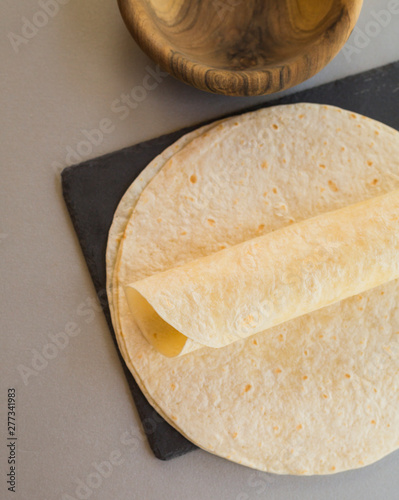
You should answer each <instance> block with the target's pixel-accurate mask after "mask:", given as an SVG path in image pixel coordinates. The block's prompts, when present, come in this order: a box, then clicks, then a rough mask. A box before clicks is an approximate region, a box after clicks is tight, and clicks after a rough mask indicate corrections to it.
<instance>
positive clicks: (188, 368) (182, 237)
mask: <svg viewBox="0 0 399 500" xmlns="http://www.w3.org/2000/svg"><path fill="white" fill-rule="evenodd" d="M398 153H399V138H398V133H397V132H396V131H394V130H392V129H390V128H389V127H386V126H384V125H382V124H379V123H377V122H375V121H372V120H369V119H366V118H363V117H361V116H359V115H356V114H353V113H348V112H345V111H343V110H339V109H337V108H333V107H326V106H318V105H310V104H300V105H292V106H284V107H275V108H270V109H267V110H261V111H258V112H256V113H251V114H246V115H242V116H241V117H238V118H236V119H232V120H229V121H227V122H225V123H224V124H223V127H222V128H221V127H220V125H219V127H216V128H214V129H212V130H211V131H210V133H208V135H207V136H205V137H204V136H200V137H198V138H197V139H195V140H193V141H192V142H191V143H190V144H188V145H187V146H186V147H185V148H184V149H182V150H181V151H180V152H179V153H177V154H176V155H175V156H174V157H173V158H172V159H171V161H169V162H167V163H166V164H165V166H164V168H162V170H160V172H159V173H158V174H157V175H156V176H155V177H154V178H153V179H152V181H151V182H150V183H149V184H148V186H147V188H146V189H145V190H144V192H143V193H142V195H141V196H140V198H139V201H138V203H137V205H136V207H135V210H134V211H133V213H132V216H131V218H130V219H129V222H128V224H127V226H126V230H125V234H124V239H123V240H122V241H121V244H120V246H119V263H117V268H116V270H115V271H116V272H115V274H114V277H115V281H116V284H117V285H118V286H117V288H114V290H113V293H114V299H115V300H114V306H113V307H114V308H115V310H114V313H115V314H117V315H118V318H119V326H118V328H117V335H118V336H119V340H121V339H123V341H124V344H125V349H126V350H125V353H124V356H125V360H126V361H127V363H128V366H129V367H130V369H131V370H132V372H133V374H134V375H135V376H136V380H137V382H138V383H139V385H140V386H141V388H142V389H143V390H144V392H145V393H146V394H147V396H148V399H149V401H150V403H151V404H153V406H154V407H155V408H156V409H157V410H158V411H159V412H160V413H161V414H162V416H164V417H165V418H166V420H167V421H169V422H170V423H172V425H174V427H176V428H177V429H178V430H179V431H180V432H182V433H183V434H184V435H185V436H186V437H188V438H189V439H191V440H192V441H193V442H194V443H196V444H197V445H199V446H200V447H202V448H204V449H206V450H208V451H211V452H213V453H216V454H217V455H220V456H222V457H225V458H228V459H230V460H232V461H235V462H239V463H243V464H245V465H248V466H250V467H255V468H258V469H260V470H266V471H269V472H277V473H291V474H326V473H333V472H338V471H341V470H347V469H351V468H356V467H360V466H362V465H366V464H369V463H372V462H374V461H375V460H377V459H379V458H381V457H383V456H384V455H386V454H388V453H390V452H392V451H394V450H395V449H397V447H398V446H399V411H398V410H399V401H398V392H399V391H398V360H399V353H398V350H399V349H398V343H399V335H398V334H397V333H396V332H397V331H399V314H398V310H397V306H396V304H397V301H398V299H399V287H398V282H397V281H393V282H391V283H389V284H387V285H383V286H381V287H379V288H376V289H373V290H371V291H369V292H366V293H364V294H362V295H361V296H359V295H357V296H355V297H352V298H350V299H346V300H343V301H341V302H338V303H336V304H334V305H332V306H328V307H326V308H323V309H320V310H318V311H316V312H314V313H311V314H308V315H305V316H302V317H300V318H297V319H295V320H292V321H289V322H286V323H284V324H282V325H279V326H278V327H275V328H272V329H270V330H269V331H268V332H267V335H264V334H262V333H260V334H257V335H254V336H253V337H251V338H249V339H245V340H241V341H238V342H236V343H234V344H231V345H229V346H227V347H224V348H222V349H212V348H204V349H201V350H199V351H196V352H192V353H188V354H187V355H186V356H183V357H181V358H174V359H169V358H166V357H164V356H163V355H161V354H159V353H157V352H156V351H155V350H154V349H153V348H152V347H151V346H150V345H149V344H148V342H147V341H146V340H145V339H144V337H143V336H142V335H141V333H140V332H139V330H138V328H137V327H136V325H135V323H134V321H133V319H132V318H131V315H130V314H129V311H128V306H127V303H126V300H125V296H124V293H123V287H124V286H126V285H127V284H129V283H132V282H134V281H137V280H139V279H142V278H144V277H146V276H150V275H151V274H154V273H156V272H160V271H164V270H166V269H170V268H172V267H175V266H176V265H179V264H183V263H185V262H188V261H190V260H193V259H195V258H197V257H201V256H204V255H209V254H211V253H213V252H216V251H218V250H220V249H221V248H222V247H227V246H231V245H234V244H237V243H240V242H241V241H244V240H249V239H250V238H251V237H255V236H258V235H259V234H260V233H266V232H270V231H272V230H275V229H278V228H280V227H283V226H284V225H287V224H289V223H290V222H292V221H294V222H295V221H300V220H304V219H306V218H309V217H312V216H315V215H317V214H319V213H323V212H327V211H330V210H334V209H338V208H341V207H343V206H347V205H348V204H351V203H355V202H360V201H362V200H366V199H369V198H372V197H374V196H376V195H379V194H383V193H386V192H389V191H391V190H394V189H395V188H398V187H399V178H398V172H399V162H398V158H399V155H398ZM193 176H195V182H192V180H194V178H193ZM189 202H191V204H190V205H189ZM307 264H308V265H312V263H311V262H309V263H307Z"/></svg>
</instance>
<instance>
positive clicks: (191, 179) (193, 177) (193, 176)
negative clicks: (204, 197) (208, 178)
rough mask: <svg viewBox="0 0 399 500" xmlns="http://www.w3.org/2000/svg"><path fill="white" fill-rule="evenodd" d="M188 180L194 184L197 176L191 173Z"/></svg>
mask: <svg viewBox="0 0 399 500" xmlns="http://www.w3.org/2000/svg"><path fill="white" fill-rule="evenodd" d="M190 182H192V183H193V184H195V183H196V182H197V176H196V175H195V174H193V175H192V176H191V177H190Z"/></svg>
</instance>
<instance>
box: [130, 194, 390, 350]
mask: <svg viewBox="0 0 399 500" xmlns="http://www.w3.org/2000/svg"><path fill="white" fill-rule="evenodd" d="M308 262H311V263H312V265H311V266H309V265H306V263H308ZM398 278H399V190H396V191H392V192H390V193H388V194H386V195H383V196H379V197H376V198H372V199H370V200H366V201H364V202H360V203H357V204H355V205H350V206H348V207H344V208H341V209H339V210H335V211H334V212H328V213H326V214H321V215H319V216H317V217H313V218H311V219H307V220H305V221H301V222H299V223H297V224H294V225H289V226H285V227H283V228H281V229H278V230H276V231H272V232H271V233H268V234H265V235H263V236H260V237H258V238H254V239H252V240H250V241H246V242H243V243H240V244H238V245H234V246H232V247H230V248H228V249H226V250H221V251H220V252H217V253H214V254H212V255H209V256H207V257H202V258H201V259H197V260H195V261H192V262H188V263H187V264H184V265H182V266H180V267H177V268H173V269H170V270H168V271H164V272H162V273H157V274H155V275H153V276H150V277H147V278H145V279H143V280H141V281H138V282H135V283H133V284H131V285H128V286H127V287H126V288H125V292H126V298H127V301H128V303H129V308H130V311H131V313H132V315H133V318H134V320H135V321H136V323H137V325H138V327H139V328H140V331H141V332H142V334H143V335H144V337H145V338H146V339H147V340H148V341H149V343H150V344H151V345H153V346H154V347H155V348H156V349H157V350H158V351H159V352H161V353H162V354H164V355H166V356H171V357H173V356H178V355H179V354H181V352H182V351H183V348H184V345H185V342H186V341H187V338H190V339H191V340H193V341H194V342H195V343H196V345H197V348H201V347H202V346H209V347H214V348H220V347H224V346H226V345H228V344H231V343H232V342H235V341H237V340H239V339H242V338H246V337H249V336H251V335H254V334H255V333H259V332H262V331H265V330H267V329H268V328H271V327H273V326H277V325H279V324H281V323H284V322H285V321H289V320H291V319H294V318H296V317H298V316H301V315H303V314H307V313H310V312H313V311H316V310H318V309H321V308H322V307H325V306H327V305H330V304H333V303H335V302H338V301H340V300H343V299H346V298H348V297H352V296H353V295H356V294H358V293H360V292H364V291H367V290H369V289H371V288H374V287H376V286H379V285H381V284H384V283H386V282H388V281H391V280H393V279H398Z"/></svg>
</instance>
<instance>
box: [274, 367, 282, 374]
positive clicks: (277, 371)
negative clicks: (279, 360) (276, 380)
mask: <svg viewBox="0 0 399 500" xmlns="http://www.w3.org/2000/svg"><path fill="white" fill-rule="evenodd" d="M274 372H275V373H281V372H282V370H281V368H276V369H275V370H274Z"/></svg>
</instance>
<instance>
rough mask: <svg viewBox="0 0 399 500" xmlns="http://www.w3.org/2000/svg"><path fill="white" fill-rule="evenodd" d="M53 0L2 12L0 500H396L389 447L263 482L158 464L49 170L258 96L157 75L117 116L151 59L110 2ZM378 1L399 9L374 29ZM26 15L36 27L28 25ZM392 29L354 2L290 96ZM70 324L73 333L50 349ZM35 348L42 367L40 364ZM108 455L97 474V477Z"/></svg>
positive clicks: (239, 472) (347, 67)
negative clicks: (317, 69) (348, 23)
mask: <svg viewBox="0 0 399 500" xmlns="http://www.w3.org/2000/svg"><path fill="white" fill-rule="evenodd" d="M54 2H55V0H43V1H41V2H39V1H37V0H29V1H28V0H20V1H19V2H15V0H2V1H1V3H0V14H1V15H0V27H1V30H0V33H1V36H0V61H1V73H0V85H1V92H0V103H1V104H0V109H1V114H0V117H1V118H0V120H1V122H0V123H1V125H0V127H1V128H0V137H1V145H0V148H1V162H0V169H1V177H0V178H1V182H0V256H1V261H0V262H1V263H0V270H1V281H0V317H1V350H0V367H1V368H0V370H1V373H0V386H1V387H0V471H1V474H0V497H1V498H18V499H29V500H36V499H38V500H39V499H40V500H42V499H43V500H50V499H56V500H58V499H69V500H70V499H71V498H72V499H73V498H75V499H78V498H93V499H99V500H108V499H110V498H116V499H121V500H125V499H126V500H128V499H146V500H153V499H162V498H175V499H185V498H192V499H194V500H196V499H213V498H215V499H216V498H217V499H221V500H222V499H229V500H230V499H232V500H249V499H273V500H274V499H276V500H277V499H278V500H280V499H287V498H289V499H298V500H299V499H301V500H302V499H305V498H306V499H315V500H316V499H319V498H324V499H326V500H328V499H336V498H340V499H366V500H368V499H370V500H371V499H376V498H385V499H388V500H391V499H392V500H393V499H396V498H397V491H398V490H399V476H398V474H397V471H398V467H399V455H398V453H396V454H393V455H391V456H389V457H387V458H386V459H384V460H382V461H380V462H379V463H377V464H375V465H373V466H370V467H368V468H365V469H362V470H358V471H353V472H348V473H344V474H339V475H336V476H330V477H315V478H295V477H278V476H273V475H268V474H262V473H258V472H255V471H253V470H250V469H246V468H244V467H240V466H238V465H235V464H232V463H230V462H227V461H225V460H222V459H219V458H218V457H215V456H212V455H210V454H207V453H205V452H203V451H195V452H193V453H190V454H189V455H186V456H184V457H182V458H179V459H175V460H173V461H171V462H166V463H165V462H160V461H158V460H156V459H155V458H154V457H153V455H152V453H151V451H150V450H149V447H148V445H147V443H146V441H145V439H144V438H143V435H142V430H141V425H140V423H139V420H138V417H137V413H136V410H135V407H134V405H133V403H132V399H131V396H130V394H129V391H128V388H127V384H126V382H125V378H124V375H123V373H122V368H121V366H120V363H119V360H118V358H117V354H116V351H115V347H114V345H113V343H112V340H111V336H110V334H109V331H108V329H107V325H106V323H105V319H104V317H103V315H102V313H101V312H99V310H98V305H97V302H96V301H95V299H94V298H95V293H94V288H93V285H92V283H91V281H90V278H89V274H88V271H87V268H86V265H85V263H84V259H83V257H82V254H81V251H80V248H79V246H78V242H77V239H76V237H75V235H74V233H73V230H72V226H71V223H70V221H69V218H68V215H67V212H66V209H65V207H64V204H63V201H62V198H61V193H60V185H59V171H60V170H61V169H62V168H63V167H64V166H66V165H68V164H70V163H74V162H75V161H76V154H80V157H81V158H82V159H87V158H90V157H95V156H98V155H100V154H103V153H106V152H110V151H113V150H116V149H118V148H121V147H124V146H128V145H131V144H134V143H136V142H139V141H142V140H144V139H150V138H152V137H156V136H157V135H160V134H162V133H167V132H170V131H173V130H176V129H178V128H180V127H183V126H185V125H191V124H194V123H197V122H200V121H202V120H204V119H208V118H212V117H217V116H219V115H220V114H223V113H226V112H229V111H232V110H240V109H243V108H245V107H247V106H250V105H251V104H254V103H256V102H262V101H263V100H266V99H267V98H265V97H260V98H252V99H245V98H227V97H221V96H215V95H211V94H206V93H203V92H200V91H197V90H195V89H192V88H190V87H187V86H185V85H183V84H181V83H180V82H177V81H175V80H174V79H173V78H172V77H169V76H168V77H166V78H163V79H162V81H161V82H160V83H159V85H157V87H156V88H154V89H152V90H149V91H147V94H146V95H145V96H143V94H140V93H139V91H137V90H136V91H133V92H136V94H135V95H136V97H137V99H136V101H135V102H134V103H133V104H134V106H133V108H134V109H129V110H125V111H122V110H121V108H120V105H121V103H120V101H121V99H123V94H126V93H128V92H131V91H132V89H133V88H134V87H137V86H141V85H142V83H143V81H144V78H145V76H146V74H148V72H151V71H154V70H155V65H154V64H153V63H152V62H151V61H150V60H149V59H148V58H147V56H145V55H144V54H143V53H142V52H141V50H140V49H139V48H138V47H137V45H136V44H135V43H134V41H133V40H132V39H131V38H130V36H129V34H128V32H127V30H126V29H125V27H124V25H123V23H122V21H121V18H120V15H119V12H118V9H117V6H116V1H114V0H108V1H107V0H96V1H95V0H69V1H67V0H62V1H61V0H58V7H59V9H58V11H57V7H53V9H54V10H53V14H52V15H53V17H49V16H47V18H46V16H43V5H49V4H52V5H53V6H54ZM388 7H391V10H392V11H393V12H394V10H393V8H395V9H396V12H398V13H397V14H391V16H390V17H391V19H388V17H387V16H382V17H378V16H377V18H378V19H377V20H376V18H375V16H376V15H377V14H378V13H379V12H380V11H381V10H386V9H387V8H388ZM48 8H49V7H48ZM373 13H374V14H373ZM33 21H35V22H36V24H41V25H42V26H41V27H40V28H38V29H37V30H34V29H32V25H31V23H32V22H33ZM382 24H384V26H382ZM29 27H30V30H29ZM359 30H360V31H359ZM365 33H369V35H368V36H367V34H366V36H364V34H365ZM398 33H399V2H398V1H396V0H365V2H364V7H363V11H362V14H361V17H360V19H359V22H358V25H357V31H355V32H354V33H353V35H352V37H351V38H350V40H349V42H348V44H347V46H346V48H345V49H344V52H341V53H340V54H339V55H338V56H337V57H336V59H335V60H334V61H333V62H332V63H330V65H329V66H327V67H326V68H325V69H324V70H323V71H322V72H321V73H319V74H318V75H316V77H314V78H313V79H311V80H310V81H308V82H305V83H304V84H302V85H301V86H300V87H299V88H307V87H311V86H315V85H319V84H321V83H324V82H327V81H331V80H335V79H337V78H340V77H343V76H346V75H349V74H354V73H358V72H360V71H363V70H366V69H369V68H372V67H376V66H380V65H382V64H385V63H388V62H391V61H394V60H397V59H399V35H398ZM22 34H24V35H25V38H24V40H25V41H23V40H22V39H21V37H22ZM362 34H363V35H362ZM18 36H19V38H18ZM26 36H29V38H27V37H26ZM297 89H298V87H297ZM297 89H295V90H297ZM291 92H292V90H291ZM398 96H399V94H398ZM398 100H399V97H398ZM104 120H106V121H105V122H104ZM100 122H102V125H105V124H106V125H107V127H108V128H107V132H106V133H104V134H103V138H102V139H101V138H99V139H98V141H97V144H96V145H93V147H91V148H86V149H85V148H84V146H82V145H81V142H82V141H84V140H86V137H85V131H90V130H92V129H95V128H98V127H99V124H100ZM78 159H79V158H78ZM68 328H70V329H71V330H70V332H72V333H75V336H73V337H72V336H69V337H68V338H69V341H68V344H67V345H65V346H64V347H59V348H58V349H57V351H54V350H53V351H51V347H49V345H48V344H49V343H50V342H54V338H55V337H54V336H55V335H56V334H58V333H59V332H63V331H65V329H68ZM58 338H61V336H59V337H58ZM49 349H50V350H49ZM42 353H45V354H46V355H47V356H48V357H50V356H53V358H52V359H50V360H48V361H47V364H46V362H44V363H43V362H42V363H41V364H40V355H41V354H42ZM29 370H30V371H29ZM8 387H15V388H16V390H17V419H18V420H17V437H18V446H17V493H16V494H12V493H8V492H7V485H6V473H7V470H8V466H7V463H6V461H7V457H8V453H7V441H6V410H7V408H6V403H7V401H6V397H7V388H8ZM111 459H112V461H113V463H114V465H112V467H108V468H107V467H106V466H105V465H104V464H103V476H106V477H103V476H98V475H97V476H95V475H94V473H95V472H96V467H97V466H99V464H101V463H102V462H104V461H110V460H111ZM96 477H97V478H98V477H100V481H97V482H96ZM82 481H83V482H84V483H85V484H89V485H91V487H90V488H89V489H87V488H86V489H85V488H84V487H83V486H82ZM79 484H80V489H79V487H78V485H79Z"/></svg>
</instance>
